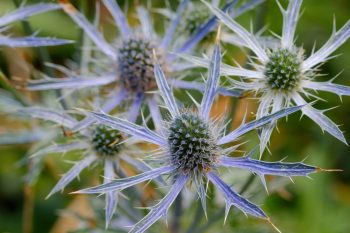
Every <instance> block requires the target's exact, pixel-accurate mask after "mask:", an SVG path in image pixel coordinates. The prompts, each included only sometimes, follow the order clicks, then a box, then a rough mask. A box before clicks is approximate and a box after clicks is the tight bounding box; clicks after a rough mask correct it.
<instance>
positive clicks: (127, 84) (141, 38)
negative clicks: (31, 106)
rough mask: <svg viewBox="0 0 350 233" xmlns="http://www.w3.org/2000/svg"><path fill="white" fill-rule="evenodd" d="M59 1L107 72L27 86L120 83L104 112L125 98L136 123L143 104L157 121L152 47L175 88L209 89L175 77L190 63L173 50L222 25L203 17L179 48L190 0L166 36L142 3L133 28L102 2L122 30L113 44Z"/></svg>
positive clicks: (108, 0) (233, 93)
mask: <svg viewBox="0 0 350 233" xmlns="http://www.w3.org/2000/svg"><path fill="white" fill-rule="evenodd" d="M59 2H60V4H61V6H62V8H63V10H64V11H65V12H66V13H67V14H68V15H69V16H70V17H71V18H72V19H73V21H74V22H75V23H76V24H77V25H79V27H81V28H82V29H83V30H84V32H85V33H86V34H87V36H88V37H89V38H90V39H91V40H92V41H93V42H94V43H95V45H96V46H97V51H99V52H101V53H102V54H103V55H104V58H98V60H97V61H96V60H93V62H92V63H93V65H94V66H98V67H100V66H103V67H105V68H106V70H104V69H103V70H102V71H101V70H100V71H99V72H96V73H97V74H96V73H94V72H92V74H91V73H89V74H82V75H79V74H76V73H73V72H72V73H69V72H68V73H66V77H65V78H60V79H57V78H46V79H44V80H33V81H31V82H30V83H29V84H28V86H27V89H28V90H50V89H81V88H95V87H98V86H105V85H109V84H111V83H115V84H116V90H115V91H114V92H115V94H111V95H110V96H109V97H108V98H107V99H106V100H105V102H104V103H103V104H102V106H101V109H102V110H103V111H105V112H107V113H109V112H110V111H111V110H113V109H114V108H115V107H116V106H118V105H119V104H120V103H121V102H122V101H123V100H131V102H132V103H131V105H130V108H129V109H128V110H129V113H128V119H129V120H130V121H135V120H136V119H137V116H138V115H139V112H140V109H141V106H142V104H143V103H145V104H146V105H147V106H148V107H149V109H150V113H151V115H152V119H153V120H154V122H155V123H157V122H158V121H159V119H160V118H161V117H160V116H159V110H158V107H157V101H158V100H157V98H158V96H157V95H156V94H155V93H154V91H155V89H156V81H155V79H154V77H153V62H152V53H153V52H152V51H155V53H156V56H157V58H158V59H159V61H160V64H161V66H162V68H163V70H166V72H167V73H168V74H171V76H172V79H171V83H172V85H173V86H174V87H177V88H184V89H192V90H199V91H203V90H204V85H203V83H200V82H189V81H185V80H178V79H175V78H173V77H174V76H175V74H176V72H181V71H183V70H184V69H188V68H189V67H190V66H188V64H187V63H186V64H184V63H179V62H177V61H176V60H175V56H174V55H173V54H169V53H168V52H169V51H171V50H172V51H182V52H186V51H189V50H190V49H192V48H193V47H195V45H196V44H197V43H198V42H199V41H200V40H201V38H203V37H204V36H205V35H206V34H207V33H209V32H210V30H211V29H212V28H213V27H214V26H215V25H216V24H217V22H216V20H215V17H212V18H208V19H207V20H208V22H205V21H204V23H203V26H202V27H201V29H200V30H199V31H198V32H196V33H194V34H193V35H191V36H190V37H188V38H187V40H186V41H184V43H183V44H182V45H181V46H179V48H177V47H175V41H176V37H177V35H176V28H177V27H178V24H179V22H180V20H181V14H182V12H183V11H184V9H185V7H186V6H187V4H188V2H189V1H188V0H183V1H181V3H180V5H179V6H178V9H177V11H176V14H175V15H174V17H173V18H172V20H171V22H170V23H169V24H168V26H167V30H166V32H165V34H164V35H159V34H158V33H157V32H156V30H154V26H153V22H152V17H151V15H150V12H149V11H148V10H147V9H145V8H144V7H142V6H138V7H137V15H138V18H139V21H140V27H135V28H133V27H131V26H130V25H129V24H128V21H127V17H126V15H125V14H124V13H123V11H122V10H121V9H120V7H119V5H118V4H117V3H116V1H115V0H103V1H102V2H103V4H104V5H105V7H106V8H107V9H108V10H109V12H110V13H111V15H112V17H113V19H114V22H115V25H116V26H117V29H118V32H119V37H117V38H115V39H114V40H113V42H111V43H109V42H107V41H106V40H105V38H104V36H103V35H102V34H101V33H100V32H99V30H98V28H97V27H96V26H95V25H93V24H91V23H90V22H89V21H88V20H87V19H86V18H85V16H84V15H83V14H82V13H81V12H79V11H78V10H77V9H76V8H75V7H74V6H73V5H72V4H71V3H70V2H69V1H68V0H60V1H59ZM255 2H256V0H254V1H252V2H251V4H254V5H255V4H256V3H255ZM233 5H234V4H233V3H228V4H226V6H225V7H224V8H223V9H229V8H231V7H232V6H233ZM249 5H250V4H248V6H247V5H245V8H244V9H242V10H240V11H239V12H240V14H241V13H243V12H244V11H246V10H248V9H250V7H249ZM219 91H220V93H221V94H224V95H229V96H238V95H240V92H237V91H234V90H232V91H231V90H226V89H224V88H220V90H219ZM91 123H92V121H91V118H88V119H86V121H83V122H81V124H80V125H78V126H77V127H76V128H75V129H74V131H78V130H80V129H82V128H84V127H86V126H88V125H89V124H91Z"/></svg>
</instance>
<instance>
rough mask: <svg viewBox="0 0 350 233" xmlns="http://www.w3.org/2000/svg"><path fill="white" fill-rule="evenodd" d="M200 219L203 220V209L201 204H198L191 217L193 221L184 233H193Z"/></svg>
mask: <svg viewBox="0 0 350 233" xmlns="http://www.w3.org/2000/svg"><path fill="white" fill-rule="evenodd" d="M202 218H203V208H202V205H201V203H198V204H197V209H196V213H195V215H194V217H193V221H192V223H191V225H190V226H189V227H188V229H187V231H186V233H193V232H194V231H195V229H196V228H197V226H198V225H199V223H200V222H201V220H202Z"/></svg>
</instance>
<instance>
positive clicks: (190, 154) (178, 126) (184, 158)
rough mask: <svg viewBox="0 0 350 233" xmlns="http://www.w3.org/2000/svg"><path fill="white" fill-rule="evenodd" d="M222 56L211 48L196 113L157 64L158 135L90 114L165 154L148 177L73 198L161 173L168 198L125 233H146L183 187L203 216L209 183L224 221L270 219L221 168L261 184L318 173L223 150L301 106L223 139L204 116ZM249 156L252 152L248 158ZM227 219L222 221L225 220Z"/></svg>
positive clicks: (243, 126) (120, 183)
mask: <svg viewBox="0 0 350 233" xmlns="http://www.w3.org/2000/svg"><path fill="white" fill-rule="evenodd" d="M220 63H221V54H220V48H219V45H216V46H215V49H214V52H213V55H212V58H211V61H210V68H209V74H208V79H207V81H206V84H205V91H204V94H203V98H202V101H201V103H197V104H196V105H197V109H198V110H197V111H194V110H192V109H187V108H182V107H181V106H179V104H178V103H177V101H176V99H175V97H174V95H173V93H172V91H171V89H170V87H169V84H168V82H167V79H166V78H165V75H164V73H163V71H162V68H161V66H160V64H159V63H158V62H157V61H156V62H155V65H154V72H155V77H156V81H157V85H158V88H159V90H160V92H161V96H162V97H163V100H164V102H165V106H166V107H167V109H168V110H169V116H168V118H166V119H165V120H163V121H162V122H158V123H159V124H161V123H162V127H161V130H159V131H152V130H150V129H149V128H147V127H145V126H139V125H136V124H134V123H132V122H130V121H127V120H124V119H121V118H116V117H111V116H108V115H106V114H104V113H98V112H93V113H92V116H94V117H95V118H96V119H98V120H99V121H100V123H102V124H105V125H108V126H110V127H112V128H115V129H118V130H120V131H121V132H124V133H127V134H129V135H132V136H134V137H137V138H140V139H143V140H145V141H147V142H150V143H154V144H156V145H158V146H159V147H160V150H161V151H162V152H163V154H164V159H163V160H162V162H161V163H162V165H161V166H160V167H158V168H155V169H152V170H150V171H148V172H144V173H141V174H139V175H136V176H133V177H128V178H124V179H117V180H114V181H112V182H110V183H107V184H103V185H100V186H97V187H92V188H87V189H84V190H81V191H78V192H76V193H88V194H91V193H106V192H110V191H116V190H118V191H120V190H123V189H126V188H128V187H131V186H133V185H136V184H138V183H141V182H144V181H147V180H152V179H154V178H157V177H159V176H161V175H162V174H169V175H170V176H171V177H173V180H174V182H173V184H172V185H171V189H170V191H169V193H168V194H167V195H166V196H165V197H164V198H163V199H162V200H161V201H160V202H159V203H158V204H157V205H155V206H154V207H152V208H151V210H150V212H149V213H148V214H147V216H145V217H144V218H143V219H142V220H141V221H139V222H138V223H137V224H136V225H134V226H133V227H132V229H131V230H130V231H129V232H133V233H135V232H138V233H140V232H145V231H146V230H147V229H148V228H149V227H150V226H151V225H152V224H154V223H155V222H156V221H157V220H159V219H160V218H161V217H164V216H166V214H167V210H168V208H169V207H170V205H171V204H172V202H173V201H174V200H175V198H176V197H177V195H178V194H179V193H180V192H181V190H182V189H183V188H184V187H185V184H186V183H187V182H190V183H193V184H195V185H196V186H197V189H198V190H197V192H198V195H199V198H200V200H201V203H202V207H203V209H204V211H206V188H205V186H206V185H205V183H206V182H211V183H212V184H213V185H214V186H215V187H216V188H217V189H218V190H219V191H220V192H221V193H222V195H223V196H224V198H225V201H226V216H227V215H228V212H229V209H230V207H231V206H235V207H237V208H239V209H240V210H242V211H243V212H244V213H247V214H249V215H252V216H255V217H258V218H262V219H265V220H267V221H269V222H270V219H269V217H268V216H267V215H266V214H265V213H264V211H263V210H262V209H261V208H260V207H258V206H257V205H255V204H253V203H251V202H249V201H248V200H247V199H245V198H244V197H242V196H240V195H239V194H238V193H236V192H235V191H234V190H233V189H232V188H231V187H230V186H229V185H228V184H226V183H225V182H224V181H223V180H222V179H221V178H220V177H219V175H218V169H219V168H220V167H235V168H241V169H244V170H248V171H250V172H252V173H255V174H257V175H258V176H259V177H260V178H261V180H262V181H263V184H264V185H265V187H266V184H265V179H264V176H265V175H276V176H286V177H291V176H308V175H309V174H310V173H314V172H317V171H319V169H318V168H316V167H313V166H308V165H305V164H303V163H283V162H264V161H259V160H256V159H253V158H252V157H251V155H248V156H245V157H241V158H232V157H229V155H230V154H231V153H232V152H234V151H235V149H236V148H237V146H233V147H225V144H228V143H231V142H232V141H234V140H236V139H237V138H238V137H240V136H242V135H243V134H245V133H246V132H248V131H251V130H254V129H257V128H259V127H262V126H264V125H266V124H268V123H270V122H272V121H275V120H277V119H279V118H281V117H284V116H287V115H289V114H291V113H293V112H295V111H298V110H300V109H301V108H302V106H296V107H291V108H286V109H283V110H280V111H277V112H275V113H274V114H271V115H268V116H265V117H262V118H260V119H258V120H255V121H251V122H248V123H242V124H241V125H240V126H239V127H238V128H237V129H235V130H233V131H232V132H230V133H228V134H227V135H225V133H224V130H223V128H224V127H223V126H222V125H225V124H220V123H219V122H220V121H219V120H217V119H212V118H211V117H210V115H209V113H210V110H211V106H212V104H213V101H214V98H215V96H216V94H217V91H218V83H219V79H220ZM251 154H252V153H251ZM225 219H226V217H225Z"/></svg>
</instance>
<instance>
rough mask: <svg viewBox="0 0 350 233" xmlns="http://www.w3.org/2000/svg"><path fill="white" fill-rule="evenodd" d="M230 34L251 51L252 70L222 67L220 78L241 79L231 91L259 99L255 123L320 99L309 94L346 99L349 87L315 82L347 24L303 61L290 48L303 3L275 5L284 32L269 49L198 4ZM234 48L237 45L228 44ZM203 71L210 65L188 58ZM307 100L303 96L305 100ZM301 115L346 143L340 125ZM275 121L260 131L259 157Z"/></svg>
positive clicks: (315, 113)
mask: <svg viewBox="0 0 350 233" xmlns="http://www.w3.org/2000/svg"><path fill="white" fill-rule="evenodd" d="M202 2H203V3H204V4H205V5H206V6H207V7H208V8H209V9H210V10H211V11H212V12H213V13H214V14H215V15H216V16H217V17H218V18H219V19H220V20H221V21H222V23H223V24H224V25H226V26H227V27H228V28H229V29H231V30H232V31H233V32H234V33H236V35H237V37H239V38H240V39H241V41H240V45H243V46H245V47H247V48H249V49H251V50H252V51H253V52H254V54H255V56H254V58H252V59H251V60H252V62H253V67H255V69H254V70H249V69H244V68H242V67H232V66H228V65H225V64H223V65H222V70H221V73H222V74H223V75H232V76H240V77H243V78H242V79H241V80H239V81H238V80H233V81H232V83H233V84H234V86H235V87H237V88H240V89H243V90H247V91H253V92H254V93H256V95H257V96H258V98H259V100H260V105H259V108H258V111H257V118H261V117H263V116H266V115H268V114H271V113H274V112H277V111H279V110H281V109H283V108H284V107H286V106H290V105H305V104H306V103H307V100H306V99H305V97H307V98H310V97H314V98H316V99H319V97H318V96H317V95H316V94H314V93H312V92H311V91H327V92H332V93H335V94H337V95H339V96H342V95H350V88H349V87H347V86H342V85H338V84H334V83H333V82H332V81H333V80H331V81H327V82H318V81H317V80H316V78H317V76H318V75H317V73H318V66H320V65H321V64H322V63H324V62H326V61H327V60H328V59H330V58H331V54H332V53H333V52H334V51H335V50H336V49H337V48H338V47H340V46H341V45H342V44H343V43H345V42H346V41H347V39H348V38H349V36H350V20H348V21H347V22H346V24H345V25H344V26H343V27H342V28H341V29H339V30H338V31H336V29H335V26H334V30H333V33H332V35H331V37H330V39H329V40H328V41H327V42H326V43H325V44H324V45H323V46H322V47H321V48H320V49H319V50H318V51H316V52H313V53H312V54H311V55H310V56H308V57H306V56H305V54H304V51H303V49H302V48H300V47H298V46H296V45H295V44H294V37H295V36H294V34H295V29H296V23H297V21H298V18H299V10H300V7H301V3H302V1H301V0H290V1H289V4H288V8H287V9H286V10H285V9H283V7H282V6H281V5H279V7H280V9H281V11H282V14H283V30H282V36H281V37H280V40H279V41H278V40H275V41H274V43H272V44H271V47H269V46H266V44H265V43H264V42H263V41H261V39H260V38H258V37H256V36H255V35H253V34H252V33H250V32H248V31H247V30H246V29H244V28H243V27H242V26H241V25H239V24H238V23H237V22H236V21H234V19H232V17H230V16H229V15H228V14H227V13H225V12H223V11H222V10H220V9H218V8H216V7H215V6H212V5H211V4H208V3H207V2H205V1H202ZM232 43H235V42H234V41H232ZM190 60H191V61H192V62H195V63H197V64H198V65H201V66H208V61H206V60H204V59H200V58H198V59H190ZM303 96H305V97H303ZM302 112H303V114H305V115H306V116H308V117H309V118H310V119H312V120H313V121H314V122H315V123H317V124H318V125H319V126H320V127H321V128H322V130H324V131H327V132H328V133H330V134H331V135H333V136H334V137H336V138H337V139H339V140H341V141H342V142H344V143H346V140H345V138H344V136H343V133H342V132H341V131H340V129H339V128H338V126H337V125H336V124H335V123H334V122H333V121H331V120H330V119H329V118H328V117H327V116H325V115H324V111H322V110H317V109H315V108H313V107H312V106H311V105H306V106H305V107H304V108H302ZM274 125H275V122H272V124H270V125H268V126H266V127H264V128H263V129H262V130H261V134H260V139H261V145H260V152H261V153H262V152H263V151H264V149H265V147H266V145H267V143H268V141H269V139H270V135H271V133H272V130H273V128H274Z"/></svg>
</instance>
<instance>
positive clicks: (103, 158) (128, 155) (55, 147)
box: [17, 107, 162, 227]
mask: <svg viewBox="0 0 350 233" xmlns="http://www.w3.org/2000/svg"><path fill="white" fill-rule="evenodd" d="M17 111H18V112H19V113H21V114H24V115H29V116H31V117H33V118H36V119H42V120H46V121H50V122H51V123H56V124H59V125H61V127H63V128H64V132H65V133H64V134H65V135H66V138H65V139H66V140H64V142H59V143H54V144H52V143H51V142H52V141H53V140H57V141H62V137H61V135H60V133H59V131H57V130H53V129H52V127H51V131H53V135H51V136H50V138H49V141H47V142H46V143H47V144H48V143H51V144H48V145H47V144H46V145H44V146H43V147H42V148H41V149H39V150H36V151H35V152H34V153H32V154H31V155H29V159H28V160H29V161H31V164H32V166H37V167H40V163H41V162H42V160H43V159H44V158H45V157H46V156H47V155H48V154H52V153H63V154H65V153H69V152H71V151H80V152H81V155H82V159H81V160H79V161H77V162H75V164H74V166H72V168H71V169H70V170H69V171H67V172H66V173H65V174H64V175H63V176H62V177H61V179H60V180H59V181H58V182H57V184H56V185H55V187H54V188H53V189H52V190H51V192H50V193H49V194H48V196H47V198H49V197H50V196H52V195H53V194H55V193H57V192H59V191H60V190H63V189H64V188H65V187H66V186H67V185H68V184H69V183H71V182H72V181H73V180H74V179H75V178H76V177H78V176H79V174H80V173H81V172H82V171H83V170H84V169H86V168H88V167H89V166H92V165H93V164H100V163H102V164H103V170H104V174H103V177H104V180H103V183H107V182H109V181H111V180H113V179H114V178H115V177H116V174H118V172H119V171H122V173H124V172H123V166H121V163H120V161H123V162H124V163H127V164H129V165H131V166H132V167H134V168H135V169H136V170H137V171H141V172H145V171H149V170H150V169H151V168H150V167H149V166H148V165H147V164H146V163H144V162H143V161H141V160H139V159H138V158H135V156H133V155H134V154H135V153H134V152H135V149H136V148H135V145H134V143H135V141H131V140H126V138H125V137H124V136H123V134H122V133H121V132H120V131H118V130H115V129H112V128H110V127H109V126H105V125H102V124H95V125H91V126H90V127H86V128H84V130H80V131H79V133H74V134H70V133H69V132H71V130H72V129H73V128H74V127H75V126H76V125H77V124H78V121H77V120H76V119H75V118H73V117H71V116H70V115H68V114H66V113H65V112H64V111H58V110H53V109H49V108H44V107H21V108H19V109H18V110H17ZM46 130H47V129H46ZM40 131H44V129H42V130H40ZM67 132H68V133H67ZM46 137H48V135H47V134H46ZM44 142H45V141H44V139H42V144H43V143H44ZM33 169H34V170H35V171H36V173H38V172H40V171H39V168H33ZM32 178H33V177H32ZM159 181H160V182H162V180H159ZM117 203H118V192H116V191H111V192H108V193H106V207H105V215H106V227H107V226H108V225H109V223H110V221H111V219H112V217H113V214H114V212H115V210H116V206H117Z"/></svg>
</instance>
